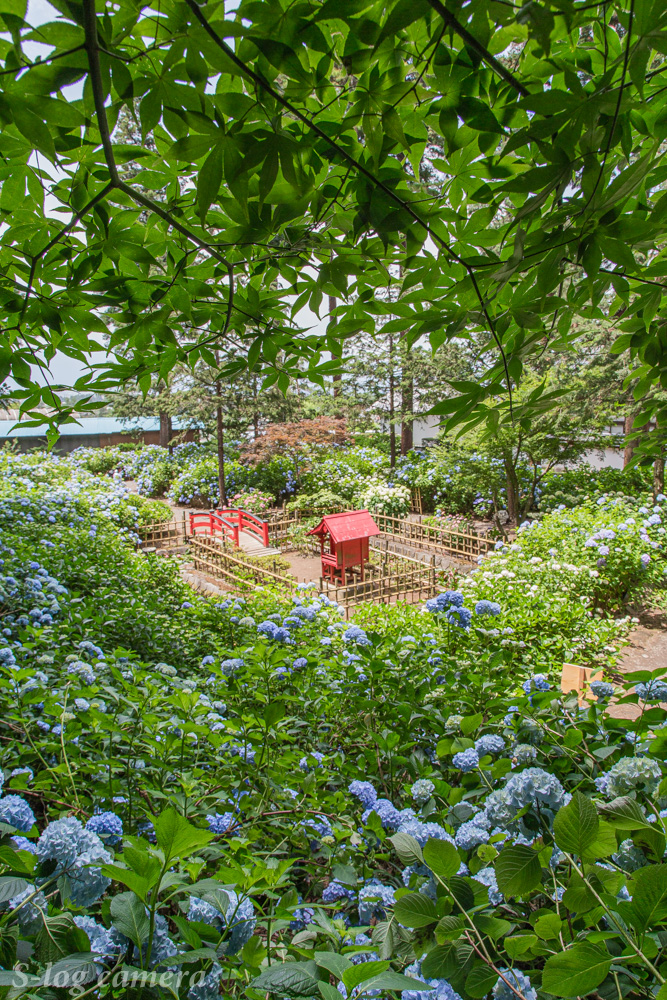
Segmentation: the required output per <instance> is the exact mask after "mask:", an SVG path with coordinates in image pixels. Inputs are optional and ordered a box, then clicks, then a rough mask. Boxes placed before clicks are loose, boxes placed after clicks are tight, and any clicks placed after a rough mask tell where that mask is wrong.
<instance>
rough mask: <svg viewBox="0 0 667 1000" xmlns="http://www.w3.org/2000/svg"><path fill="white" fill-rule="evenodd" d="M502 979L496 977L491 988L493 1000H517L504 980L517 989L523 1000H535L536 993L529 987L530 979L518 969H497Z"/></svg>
mask: <svg viewBox="0 0 667 1000" xmlns="http://www.w3.org/2000/svg"><path fill="white" fill-rule="evenodd" d="M498 971H499V972H501V973H502V975H503V977H504V978H500V976H499V977H498V981H497V982H496V985H495V986H494V987H493V1000H517V996H516V993H513V992H512V990H511V989H510V987H509V986H508V985H507V983H506V982H505V980H508V982H510V983H511V984H512V986H514V988H515V989H517V990H518V991H519V992H520V993H521V994H522V996H523V997H524V998H525V1000H537V992H536V990H535V988H534V987H533V986H532V985H531V982H530V979H529V978H528V976H527V975H525V973H523V972H521V970H520V969H499V970H498Z"/></svg>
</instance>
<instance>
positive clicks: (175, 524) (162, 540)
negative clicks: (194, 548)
mask: <svg viewBox="0 0 667 1000" xmlns="http://www.w3.org/2000/svg"><path fill="white" fill-rule="evenodd" d="M136 530H137V534H138V536H139V539H140V541H139V546H140V548H142V549H150V548H155V549H173V548H177V547H178V546H180V545H185V543H186V541H187V537H188V536H187V524H186V520H185V514H183V517H182V518H181V519H180V520H178V519H177V520H174V521H158V522H156V523H155V524H142V525H141V526H140V527H139V528H137V529H136Z"/></svg>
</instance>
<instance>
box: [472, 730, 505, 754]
mask: <svg viewBox="0 0 667 1000" xmlns="http://www.w3.org/2000/svg"><path fill="white" fill-rule="evenodd" d="M504 749H505V740H504V739H503V738H502V736H495V735H493V734H492V733H491V734H489V735H487V736H480V738H479V739H478V740H476V741H475V750H476V751H477V753H478V754H479V756H480V757H485V756H486V755H487V754H497V753H502V752H503V750H504Z"/></svg>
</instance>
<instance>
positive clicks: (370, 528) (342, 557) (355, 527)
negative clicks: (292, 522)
mask: <svg viewBox="0 0 667 1000" xmlns="http://www.w3.org/2000/svg"><path fill="white" fill-rule="evenodd" d="M308 534H309V535H319V536H320V551H321V554H322V576H323V577H324V579H325V580H326V579H329V580H331V581H335V580H337V579H338V580H340V582H341V583H345V582H346V577H347V574H348V573H349V574H350V575H351V576H354V573H355V568H354V567H356V566H360V567H361V570H360V575H361V579H362V580H363V579H364V567H365V565H366V562H367V561H368V539H369V538H371V536H372V535H379V534H380V529H379V528H378V526H377V524H376V523H375V521H374V520H373V518H372V517H371V515H370V514H369V513H368V511H367V510H349V511H345V512H344V513H343V514H327V516H326V517H323V518H322V520H321V521H320V523H319V524H318V525H317V527H316V528H313V529H312V531H309V532H308ZM327 538H328V539H329V551H328V552H325V551H324V546H325V543H326V540H327Z"/></svg>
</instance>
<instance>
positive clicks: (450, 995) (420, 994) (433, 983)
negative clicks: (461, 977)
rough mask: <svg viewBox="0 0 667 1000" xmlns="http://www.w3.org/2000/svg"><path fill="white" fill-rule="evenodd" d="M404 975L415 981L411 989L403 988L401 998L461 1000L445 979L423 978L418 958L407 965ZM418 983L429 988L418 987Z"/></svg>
mask: <svg viewBox="0 0 667 1000" xmlns="http://www.w3.org/2000/svg"><path fill="white" fill-rule="evenodd" d="M405 975H406V976H408V977H409V978H410V979H414V980H415V981H416V982H415V988H414V989H413V990H403V992H402V993H401V1000H461V997H460V995H459V994H458V993H457V992H456V991H455V990H454V988H453V987H452V985H451V984H450V983H449V982H448V981H447V980H446V979H424V977H423V976H422V972H421V960H419V959H418V960H417V961H416V962H413V963H412V965H409V966H408V967H407V969H406V970H405ZM419 984H423V985H424V986H430V987H431V989H419Z"/></svg>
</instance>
